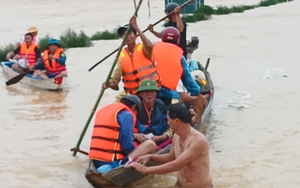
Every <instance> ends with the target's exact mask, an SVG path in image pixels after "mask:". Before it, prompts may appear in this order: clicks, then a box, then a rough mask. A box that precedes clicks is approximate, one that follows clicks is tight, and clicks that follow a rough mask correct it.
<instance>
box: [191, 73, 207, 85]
mask: <svg viewBox="0 0 300 188" xmlns="http://www.w3.org/2000/svg"><path fill="white" fill-rule="evenodd" d="M191 74H192V77H193V79H194V80H195V81H196V82H198V84H200V85H201V86H205V85H206V77H205V74H204V73H203V72H202V71H201V70H194V71H192V72H191Z"/></svg>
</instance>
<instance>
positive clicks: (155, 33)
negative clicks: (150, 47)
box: [151, 31, 161, 38]
mask: <svg viewBox="0 0 300 188" xmlns="http://www.w3.org/2000/svg"><path fill="white" fill-rule="evenodd" d="M151 33H153V35H154V36H156V37H157V38H161V32H156V31H152V32H151Z"/></svg>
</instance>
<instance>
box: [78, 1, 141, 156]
mask: <svg viewBox="0 0 300 188" xmlns="http://www.w3.org/2000/svg"><path fill="white" fill-rule="evenodd" d="M142 2H143V0H140V1H139V3H138V5H137V7H136V9H135V12H134V15H137V13H138V11H139V9H140V7H141V4H142ZM131 27H132V26H131V24H129V27H128V29H127V30H126V33H125V36H124V39H123V41H122V43H121V45H120V47H119V48H118V50H119V51H118V53H117V55H116V58H115V61H114V63H113V65H112V67H111V69H110V72H109V74H108V76H107V78H106V85H107V84H108V82H109V79H110V77H111V75H112V72H113V70H114V68H115V66H116V64H117V62H118V59H119V56H120V53H121V51H122V47H123V46H124V44H125V40H126V38H127V36H128V34H129V32H130V31H131ZM104 91H105V89H103V88H102V89H101V92H100V94H99V96H98V99H97V101H96V103H95V105H94V107H93V110H92V112H91V114H90V116H89V118H88V120H87V122H86V124H85V126H84V128H83V130H82V132H81V135H80V138H79V140H78V142H77V144H76V147H75V148H76V149H79V146H80V144H81V142H82V139H83V137H84V135H85V132H86V130H87V128H88V126H89V124H90V122H91V120H92V118H93V116H94V113H95V111H96V110H97V107H98V104H99V102H100V100H101V98H102V96H103V94H104ZM76 152H77V151H76V150H75V151H74V153H73V156H76Z"/></svg>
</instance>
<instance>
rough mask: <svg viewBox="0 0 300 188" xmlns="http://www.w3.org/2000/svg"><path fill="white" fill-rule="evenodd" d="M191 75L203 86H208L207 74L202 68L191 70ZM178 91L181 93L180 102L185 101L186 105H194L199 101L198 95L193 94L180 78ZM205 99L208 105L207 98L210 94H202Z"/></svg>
mask: <svg viewBox="0 0 300 188" xmlns="http://www.w3.org/2000/svg"><path fill="white" fill-rule="evenodd" d="M191 75H192V77H193V79H194V80H195V82H196V83H197V84H199V85H200V87H201V88H204V87H205V86H206V77H205V74H204V73H203V72H202V71H201V70H194V71H192V72H191ZM176 91H177V92H178V93H179V95H180V100H179V101H180V102H183V103H184V104H186V105H194V104H195V103H196V102H197V96H191V95H190V94H189V93H188V91H187V89H186V88H185V87H184V85H183V84H182V81H181V80H179V82H178V85H177V88H176ZM201 96H202V97H203V98H204V99H205V101H206V102H205V105H207V99H208V97H209V95H208V94H205V95H201Z"/></svg>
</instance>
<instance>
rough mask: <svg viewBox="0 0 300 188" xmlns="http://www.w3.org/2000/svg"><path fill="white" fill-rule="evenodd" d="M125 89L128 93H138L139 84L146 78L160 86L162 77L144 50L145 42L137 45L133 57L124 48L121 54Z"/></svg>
mask: <svg viewBox="0 0 300 188" xmlns="http://www.w3.org/2000/svg"><path fill="white" fill-rule="evenodd" d="M120 63H121V67H122V76H123V83H124V90H125V92H126V93H130V94H136V90H137V89H138V87H139V84H140V82H141V81H142V80H144V79H151V80H153V81H155V82H156V83H157V86H158V87H160V77H159V75H158V74H157V72H156V65H155V63H153V62H152V61H150V60H149V59H147V58H146V57H145V55H144V52H143V44H141V43H139V44H137V45H136V46H135V49H134V52H133V54H132V58H131V57H130V55H129V54H128V52H127V50H126V49H124V48H123V50H122V52H121V54H120Z"/></svg>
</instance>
